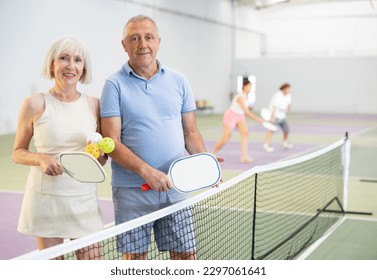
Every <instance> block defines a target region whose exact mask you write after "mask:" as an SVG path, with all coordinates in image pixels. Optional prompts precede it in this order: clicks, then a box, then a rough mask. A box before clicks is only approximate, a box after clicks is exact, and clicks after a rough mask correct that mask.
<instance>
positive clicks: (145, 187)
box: [141, 183, 152, 192]
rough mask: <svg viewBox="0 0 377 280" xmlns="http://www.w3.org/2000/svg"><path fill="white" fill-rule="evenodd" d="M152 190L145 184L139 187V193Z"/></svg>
mask: <svg viewBox="0 0 377 280" xmlns="http://www.w3.org/2000/svg"><path fill="white" fill-rule="evenodd" d="M150 189H152V188H151V187H150V186H149V185H148V184H147V183H144V184H142V185H141V191H143V192H146V191H149V190H150Z"/></svg>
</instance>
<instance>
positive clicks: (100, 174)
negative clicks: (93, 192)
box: [59, 152, 106, 183]
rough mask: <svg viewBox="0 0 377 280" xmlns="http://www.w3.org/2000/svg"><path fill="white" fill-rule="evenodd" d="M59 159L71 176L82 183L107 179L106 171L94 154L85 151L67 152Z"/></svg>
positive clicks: (99, 181)
mask: <svg viewBox="0 0 377 280" xmlns="http://www.w3.org/2000/svg"><path fill="white" fill-rule="evenodd" d="M59 160H60V163H61V165H62V166H63V168H64V172H66V173H67V174H68V175H69V176H71V177H72V178H74V179H75V180H77V181H79V182H82V183H101V182H103V181H105V179H106V172H105V170H104V169H103V167H102V166H101V164H100V163H99V162H98V160H97V159H96V158H95V157H93V156H92V155H90V154H88V153H85V152H65V153H62V154H60V156H59Z"/></svg>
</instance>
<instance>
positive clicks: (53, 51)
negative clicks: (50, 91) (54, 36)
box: [42, 36, 92, 84]
mask: <svg viewBox="0 0 377 280" xmlns="http://www.w3.org/2000/svg"><path fill="white" fill-rule="evenodd" d="M67 50H69V51H78V52H79V53H80V54H81V56H82V59H83V61H84V70H83V75H82V77H81V78H80V82H81V83H83V84H88V83H90V82H91V81H92V67H91V62H90V57H89V52H88V51H87V49H86V47H85V45H84V44H83V43H82V42H81V41H80V40H78V39H77V38H76V37H73V36H65V37H62V38H60V39H58V40H57V41H55V42H54V43H53V44H52V45H51V47H50V49H49V50H48V52H47V54H46V57H45V60H44V63H43V68H42V76H43V77H45V78H47V79H54V72H53V71H52V70H51V66H52V64H53V62H54V60H55V59H57V58H58V56H59V55H60V54H61V53H63V52H64V51H67Z"/></svg>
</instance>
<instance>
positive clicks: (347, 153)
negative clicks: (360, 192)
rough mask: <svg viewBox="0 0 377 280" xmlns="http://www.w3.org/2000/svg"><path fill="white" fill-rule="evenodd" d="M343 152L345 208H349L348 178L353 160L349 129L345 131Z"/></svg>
mask: <svg viewBox="0 0 377 280" xmlns="http://www.w3.org/2000/svg"><path fill="white" fill-rule="evenodd" d="M342 153H343V208H344V210H347V207H348V178H349V168H350V160H351V141H350V140H349V137H348V131H346V132H345V138H344V145H343V149H342Z"/></svg>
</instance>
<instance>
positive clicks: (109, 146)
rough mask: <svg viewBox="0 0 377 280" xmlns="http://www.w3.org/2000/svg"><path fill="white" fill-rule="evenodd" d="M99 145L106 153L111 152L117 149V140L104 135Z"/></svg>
mask: <svg viewBox="0 0 377 280" xmlns="http://www.w3.org/2000/svg"><path fill="white" fill-rule="evenodd" d="M98 146H99V147H100V148H101V149H102V151H103V152H104V153H106V154H108V153H111V152H112V151H114V149H115V142H114V140H113V139H111V138H110V137H104V138H103V139H102V140H101V141H100V142H99V143H98Z"/></svg>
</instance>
